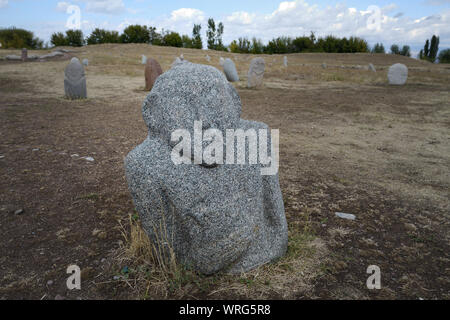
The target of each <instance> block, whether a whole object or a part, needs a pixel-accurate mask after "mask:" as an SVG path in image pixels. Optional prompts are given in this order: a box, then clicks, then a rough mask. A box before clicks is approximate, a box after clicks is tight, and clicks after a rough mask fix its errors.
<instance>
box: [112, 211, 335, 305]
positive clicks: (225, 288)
mask: <svg viewBox="0 0 450 320" xmlns="http://www.w3.org/2000/svg"><path fill="white" fill-rule="evenodd" d="M309 211H310V210H306V212H305V214H304V217H305V220H304V223H302V224H301V226H300V225H299V224H298V223H297V224H296V225H291V226H290V231H289V244H288V251H287V253H286V255H285V256H284V257H283V258H281V259H278V260H277V261H275V262H273V263H267V264H265V265H263V266H260V267H259V268H257V269H255V270H252V271H250V272H247V273H243V274H241V275H239V276H236V275H229V274H224V273H220V274H216V275H213V276H204V275H201V274H198V273H196V272H194V271H192V270H189V269H187V268H185V267H184V266H182V265H180V264H178V263H177V261H176V258H175V254H174V252H173V249H172V247H171V246H170V245H169V246H165V245H164V244H167V243H169V244H170V240H169V239H167V233H166V230H165V228H164V226H163V225H161V226H158V228H154V233H155V234H157V235H158V236H157V239H156V241H155V242H152V241H151V240H150V239H149V237H148V235H147V233H146V232H145V231H144V229H143V228H142V226H141V223H140V221H139V218H138V216H137V215H136V214H135V215H130V217H129V225H128V226H125V225H123V224H121V232H122V236H123V238H124V243H123V245H122V247H121V248H120V250H119V251H118V252H117V255H116V260H115V269H116V270H120V271H119V272H118V273H119V274H120V275H119V277H120V281H123V282H125V283H126V284H127V285H128V286H129V287H130V288H132V289H133V291H134V293H135V294H136V298H140V299H154V298H164V299H167V298H171V299H180V298H184V299H197V298H198V297H203V298H205V299H220V298H223V297H239V298H242V299H270V298H277V299H295V298H303V297H311V292H312V289H313V280H317V278H318V277H319V276H320V274H321V273H322V270H321V269H320V265H322V264H323V263H324V262H325V261H326V258H325V255H326V253H327V249H326V246H325V244H324V243H323V241H321V240H320V239H318V238H316V237H315V236H314V234H313V233H312V230H311V229H310V218H309V213H308V212H309ZM128 227H129V230H128Z"/></svg>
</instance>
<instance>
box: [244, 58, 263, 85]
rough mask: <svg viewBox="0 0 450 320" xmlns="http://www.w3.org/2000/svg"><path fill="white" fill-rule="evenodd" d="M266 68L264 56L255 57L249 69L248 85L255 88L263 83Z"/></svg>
mask: <svg viewBox="0 0 450 320" xmlns="http://www.w3.org/2000/svg"><path fill="white" fill-rule="evenodd" d="M265 68H266V65H265V62H264V59H263V58H254V59H253V60H252V61H251V62H250V68H249V70H248V79H247V87H249V88H255V87H259V86H261V85H262V84H263V79H264V70H265Z"/></svg>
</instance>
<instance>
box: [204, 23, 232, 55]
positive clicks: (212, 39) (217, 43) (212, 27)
mask: <svg viewBox="0 0 450 320" xmlns="http://www.w3.org/2000/svg"><path fill="white" fill-rule="evenodd" d="M223 30H224V26H223V23H222V22H219V24H218V25H217V28H216V23H215V21H214V19H213V18H209V19H208V30H207V31H206V37H207V38H208V41H207V42H208V49H210V50H223V51H226V50H227V48H226V47H225V46H224V45H223V42H222V35H223Z"/></svg>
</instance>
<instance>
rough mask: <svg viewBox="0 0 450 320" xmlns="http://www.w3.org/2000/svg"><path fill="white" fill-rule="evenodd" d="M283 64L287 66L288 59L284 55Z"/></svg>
mask: <svg viewBox="0 0 450 320" xmlns="http://www.w3.org/2000/svg"><path fill="white" fill-rule="evenodd" d="M283 65H284V66H285V67H287V66H288V59H287V57H286V56H284V58H283Z"/></svg>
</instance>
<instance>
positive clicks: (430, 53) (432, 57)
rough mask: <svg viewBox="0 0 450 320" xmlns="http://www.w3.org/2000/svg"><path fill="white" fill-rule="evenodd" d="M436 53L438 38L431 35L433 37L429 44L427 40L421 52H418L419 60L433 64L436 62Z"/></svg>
mask: <svg viewBox="0 0 450 320" xmlns="http://www.w3.org/2000/svg"><path fill="white" fill-rule="evenodd" d="M438 51H439V37H436V36H435V35H433V37H431V43H430V40H429V39H427V41H426V42H425V46H424V48H423V50H420V53H419V59H422V60H428V61H430V62H433V63H434V62H435V61H436V56H437V53H438Z"/></svg>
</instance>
